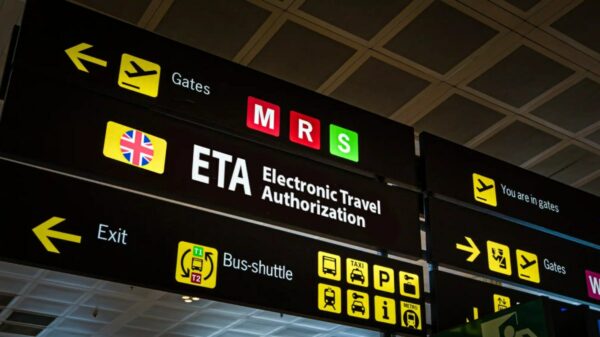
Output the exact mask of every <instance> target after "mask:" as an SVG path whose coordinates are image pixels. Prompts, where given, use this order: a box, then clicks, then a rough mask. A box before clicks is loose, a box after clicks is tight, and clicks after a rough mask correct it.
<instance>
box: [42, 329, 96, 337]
mask: <svg viewBox="0 0 600 337" xmlns="http://www.w3.org/2000/svg"><path fill="white" fill-rule="evenodd" d="M44 333H45V334H44V337H89V334H80V333H75V332H67V331H61V330H51V331H50V332H44Z"/></svg>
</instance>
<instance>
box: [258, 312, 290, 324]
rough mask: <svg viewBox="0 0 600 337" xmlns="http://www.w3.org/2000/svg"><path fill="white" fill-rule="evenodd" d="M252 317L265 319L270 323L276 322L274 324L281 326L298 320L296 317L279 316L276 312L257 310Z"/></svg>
mask: <svg viewBox="0 0 600 337" xmlns="http://www.w3.org/2000/svg"><path fill="white" fill-rule="evenodd" d="M252 317H254V318H260V319H266V320H270V321H276V322H280V323H281V324H286V323H290V322H293V321H295V320H297V319H298V317H296V316H293V315H287V314H280V313H277V312H272V311H264V310H259V311H257V312H255V313H253V314H252Z"/></svg>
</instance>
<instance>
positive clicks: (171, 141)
mask: <svg viewBox="0 0 600 337" xmlns="http://www.w3.org/2000/svg"><path fill="white" fill-rule="evenodd" d="M32 97H35V98H32ZM49 102H51V103H49ZM24 134H27V136H26V137H23V135H24ZM144 137H145V138H144ZM0 151H3V152H4V153H9V154H11V155H13V156H14V155H17V156H20V157H21V158H25V159H26V160H30V161H36V162H38V163H44V165H50V166H52V167H54V168H57V169H60V170H65V171H69V172H76V173H78V174H85V175H87V176H88V177H91V178H94V179H101V180H105V181H109V182H113V183H117V184H120V185H122V186H127V187H130V188H135V189H139V190H142V191H145V192H147V193H152V194H155V195H160V196H163V197H167V198H172V199H175V200H179V201H184V202H188V203H192V204H195V205H201V206H204V207H210V208H216V209H219V210H220V211H224V212H230V213H234V214H238V215H241V216H247V217H252V218H254V219H258V220H261V221H268V222H270V223H274V224H277V225H281V226H291V227H294V228H297V229H302V230H308V231H310V232H313V233H319V234H323V235H327V236H330V237H337V238H341V239H343V240H346V241H352V242H356V243H359V244H363V245H366V246H369V247H374V248H378V249H386V250H389V251H394V252H398V253H400V254H404V255H409V256H413V257H418V256H420V237H419V225H418V198H419V196H418V194H417V193H415V192H410V191H407V190H403V189H400V188H395V187H391V186H387V185H386V184H384V183H382V182H379V181H376V180H375V179H369V178H367V177H364V176H361V175H357V174H353V173H350V172H347V171H343V170H338V169H335V168H332V167H329V166H326V165H323V164H320V163H317V162H313V161H311V160H308V159H303V158H300V157H297V156H294V155H291V154H287V153H285V152H278V151H276V150H274V149H270V148H267V147H263V146H260V145H257V144H255V143H251V142H246V141H243V140H240V139H238V138H235V137H232V136H227V135H225V134H221V133H218V132H214V131H211V130H208V129H203V128H201V127H198V126H195V125H191V124H189V123H182V122H181V121H179V120H177V119H175V118H172V117H170V116H166V115H164V114H161V113H157V112H154V111H149V110H147V109H143V108H141V107H139V106H135V105H131V104H125V103H123V102H121V101H118V100H116V99H112V98H109V97H100V96H98V95H94V94H93V93H91V92H90V91H87V90H84V89H79V88H75V87H72V86H68V85H58V84H55V83H54V84H53V83H51V82H44V81H42V80H41V79H40V80H39V81H37V82H35V83H30V82H27V81H26V80H25V79H24V78H23V77H17V78H14V79H13V80H12V83H11V91H10V94H9V97H8V100H7V101H6V103H5V108H4V112H3V116H2V120H1V121H0Z"/></svg>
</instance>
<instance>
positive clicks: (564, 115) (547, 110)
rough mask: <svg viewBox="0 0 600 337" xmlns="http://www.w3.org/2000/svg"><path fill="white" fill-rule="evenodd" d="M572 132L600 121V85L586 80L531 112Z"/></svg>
mask: <svg viewBox="0 0 600 337" xmlns="http://www.w3.org/2000/svg"><path fill="white" fill-rule="evenodd" d="M531 113H532V114H534V115H536V116H538V117H541V118H543V119H545V120H547V121H549V122H551V123H553V124H556V125H558V126H560V127H562V128H565V129H567V130H569V131H572V132H577V131H580V130H581V129H584V128H586V127H588V126H590V125H591V124H593V123H595V122H598V121H600V84H598V83H596V82H594V81H592V80H590V79H584V80H582V81H581V82H579V83H577V84H575V85H574V86H572V87H570V88H569V89H567V90H566V91H564V92H562V93H561V94H559V95H557V96H556V97H554V98H552V99H551V100H549V101H548V102H546V103H544V104H543V105H541V106H540V107H539V108H537V109H535V110H534V111H532V112H531Z"/></svg>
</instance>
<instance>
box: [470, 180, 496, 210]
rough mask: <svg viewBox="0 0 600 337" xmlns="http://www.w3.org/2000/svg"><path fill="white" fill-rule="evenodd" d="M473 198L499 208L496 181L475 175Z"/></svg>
mask: <svg viewBox="0 0 600 337" xmlns="http://www.w3.org/2000/svg"><path fill="white" fill-rule="evenodd" d="M473 196H474V198H475V201H478V202H481V203H484V204H487V205H490V206H494V207H496V206H498V200H497V199H496V182H495V181H494V179H492V178H488V177H486V176H482V175H480V174H477V173H473Z"/></svg>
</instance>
